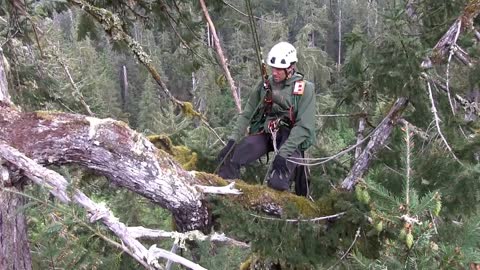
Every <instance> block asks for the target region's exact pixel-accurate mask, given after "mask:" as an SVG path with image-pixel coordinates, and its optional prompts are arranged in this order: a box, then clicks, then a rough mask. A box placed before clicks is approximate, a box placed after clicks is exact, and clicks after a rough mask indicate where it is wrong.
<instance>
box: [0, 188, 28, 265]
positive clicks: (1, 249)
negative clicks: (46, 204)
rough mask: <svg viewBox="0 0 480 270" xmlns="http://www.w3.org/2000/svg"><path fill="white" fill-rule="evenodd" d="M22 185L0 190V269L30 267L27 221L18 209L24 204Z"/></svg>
mask: <svg viewBox="0 0 480 270" xmlns="http://www.w3.org/2000/svg"><path fill="white" fill-rule="evenodd" d="M22 191H23V187H22V185H20V184H19V185H16V186H12V187H10V188H9V189H5V188H2V189H1V190H0V269H15V270H28V269H32V259H31V257H30V248H29V245H28V236H27V222H26V218H25V215H24V214H23V212H22V211H19V209H22V207H23V206H24V205H25V201H26V199H25V197H24V196H22V195H19V194H15V193H14V192H22Z"/></svg>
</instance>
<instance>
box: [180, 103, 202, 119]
mask: <svg viewBox="0 0 480 270" xmlns="http://www.w3.org/2000/svg"><path fill="white" fill-rule="evenodd" d="M182 112H183V113H184V114H185V115H186V116H190V117H194V116H201V114H200V113H199V112H197V111H195V109H194V108H193V104H192V103H190V102H183V103H182Z"/></svg>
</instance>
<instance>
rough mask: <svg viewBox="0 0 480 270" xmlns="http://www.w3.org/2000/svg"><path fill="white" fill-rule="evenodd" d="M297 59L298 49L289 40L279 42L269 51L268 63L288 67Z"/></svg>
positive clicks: (276, 66)
mask: <svg viewBox="0 0 480 270" xmlns="http://www.w3.org/2000/svg"><path fill="white" fill-rule="evenodd" d="M297 61H298V59H297V50H296V49H295V47H293V45H292V44H290V43H288V42H284V41H282V42H279V43H277V44H275V46H273V47H272V49H270V52H268V57H267V64H268V65H269V66H271V67H275V68H288V67H290V65H291V64H292V63H295V62H297Z"/></svg>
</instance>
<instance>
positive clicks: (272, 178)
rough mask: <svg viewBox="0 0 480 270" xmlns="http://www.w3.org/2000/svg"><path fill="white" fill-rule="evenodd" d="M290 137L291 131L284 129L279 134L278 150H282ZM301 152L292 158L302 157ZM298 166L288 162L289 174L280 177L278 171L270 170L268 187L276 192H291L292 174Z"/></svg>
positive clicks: (297, 151) (297, 152) (295, 153)
mask: <svg viewBox="0 0 480 270" xmlns="http://www.w3.org/2000/svg"><path fill="white" fill-rule="evenodd" d="M288 135H290V130H289V129H286V128H282V129H280V130H279V132H278V134H277V148H280V147H281V146H282V144H283V143H284V142H285V141H286V140H287V138H288ZM301 156H302V155H301V153H300V151H299V150H298V149H297V150H295V152H293V154H292V155H291V156H290V157H294V158H298V157H301ZM296 167H297V164H295V163H292V162H289V161H287V168H288V173H287V174H286V175H280V174H279V173H278V172H277V171H273V172H272V170H270V171H269V172H268V174H269V175H268V182H267V185H268V186H269V187H271V188H273V189H276V190H280V191H283V190H289V189H290V179H291V178H292V174H293V173H294V171H295V168H296Z"/></svg>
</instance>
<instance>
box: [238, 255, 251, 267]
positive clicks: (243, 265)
mask: <svg viewBox="0 0 480 270" xmlns="http://www.w3.org/2000/svg"><path fill="white" fill-rule="evenodd" d="M251 265H252V255H250V257H248V259H247V260H246V261H244V262H243V263H242V264H241V265H240V270H249V269H250V266H251Z"/></svg>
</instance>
